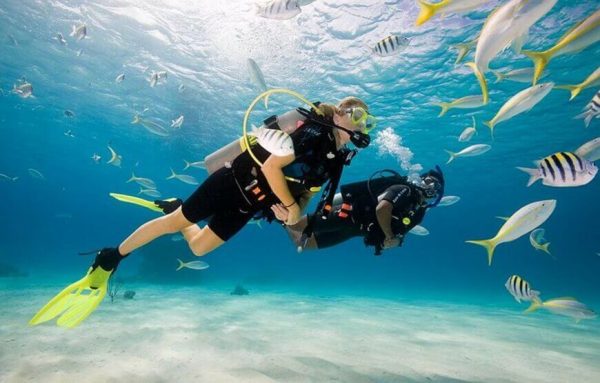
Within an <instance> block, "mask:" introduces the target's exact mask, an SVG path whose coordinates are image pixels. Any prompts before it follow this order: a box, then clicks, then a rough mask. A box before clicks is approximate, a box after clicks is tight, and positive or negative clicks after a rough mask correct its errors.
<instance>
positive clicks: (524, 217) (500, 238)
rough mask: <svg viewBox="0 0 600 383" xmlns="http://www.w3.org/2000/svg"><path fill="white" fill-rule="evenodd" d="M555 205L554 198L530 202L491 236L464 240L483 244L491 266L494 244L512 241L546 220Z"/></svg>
mask: <svg viewBox="0 0 600 383" xmlns="http://www.w3.org/2000/svg"><path fill="white" fill-rule="evenodd" d="M555 207H556V200H545V201H537V202H532V203H530V204H527V205H525V206H523V207H522V208H520V209H519V210H517V211H516V212H515V213H514V214H513V215H512V216H511V217H510V218H509V219H508V221H506V222H505V223H504V225H502V227H501V228H500V230H498V233H497V234H496V235H495V236H494V237H493V238H490V239H483V240H477V241H466V242H467V243H472V244H474V245H479V246H483V247H484V248H485V249H486V251H487V255H488V265H490V266H491V265H492V259H493V258H494V250H495V249H496V246H498V245H499V244H501V243H505V242H510V241H514V240H515V239H517V238H519V237H522V236H523V235H525V234H527V233H529V232H530V231H532V230H533V229H535V228H537V227H538V226H540V225H541V224H543V223H544V222H546V220H547V219H548V218H549V217H550V215H551V214H552V212H553V211H554V208H555Z"/></svg>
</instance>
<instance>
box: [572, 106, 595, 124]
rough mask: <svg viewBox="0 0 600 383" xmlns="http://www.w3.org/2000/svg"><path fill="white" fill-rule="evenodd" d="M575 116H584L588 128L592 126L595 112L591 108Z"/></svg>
mask: <svg viewBox="0 0 600 383" xmlns="http://www.w3.org/2000/svg"><path fill="white" fill-rule="evenodd" d="M575 118H583V122H584V124H585V127H586V128H587V127H588V126H590V122H592V119H593V118H594V113H593V112H592V111H591V110H586V111H585V112H583V113H581V114H578V115H577V116H575Z"/></svg>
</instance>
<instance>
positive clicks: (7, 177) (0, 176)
mask: <svg viewBox="0 0 600 383" xmlns="http://www.w3.org/2000/svg"><path fill="white" fill-rule="evenodd" d="M0 179H1V180H6V181H11V182H15V181H16V180H18V179H19V177H9V176H7V175H6V174H2V173H0Z"/></svg>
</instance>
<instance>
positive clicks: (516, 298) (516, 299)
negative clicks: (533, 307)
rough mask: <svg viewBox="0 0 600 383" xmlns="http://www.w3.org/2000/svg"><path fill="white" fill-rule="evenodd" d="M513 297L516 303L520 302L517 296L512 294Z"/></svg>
mask: <svg viewBox="0 0 600 383" xmlns="http://www.w3.org/2000/svg"><path fill="white" fill-rule="evenodd" d="M513 298H515V301H517V303H521V300H520V299H519V298H518V297H515V296H513Z"/></svg>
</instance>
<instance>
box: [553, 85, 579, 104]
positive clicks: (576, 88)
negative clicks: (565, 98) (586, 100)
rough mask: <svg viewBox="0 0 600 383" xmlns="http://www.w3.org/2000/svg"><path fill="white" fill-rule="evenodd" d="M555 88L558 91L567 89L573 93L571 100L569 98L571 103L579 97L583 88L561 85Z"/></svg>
mask: <svg viewBox="0 0 600 383" xmlns="http://www.w3.org/2000/svg"><path fill="white" fill-rule="evenodd" d="M554 88H556V89H565V90H568V91H570V92H571V98H569V101H571V100H572V99H574V98H575V97H577V95H578V94H579V93H581V91H582V88H581V86H579V85H559V86H555V87H554Z"/></svg>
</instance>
